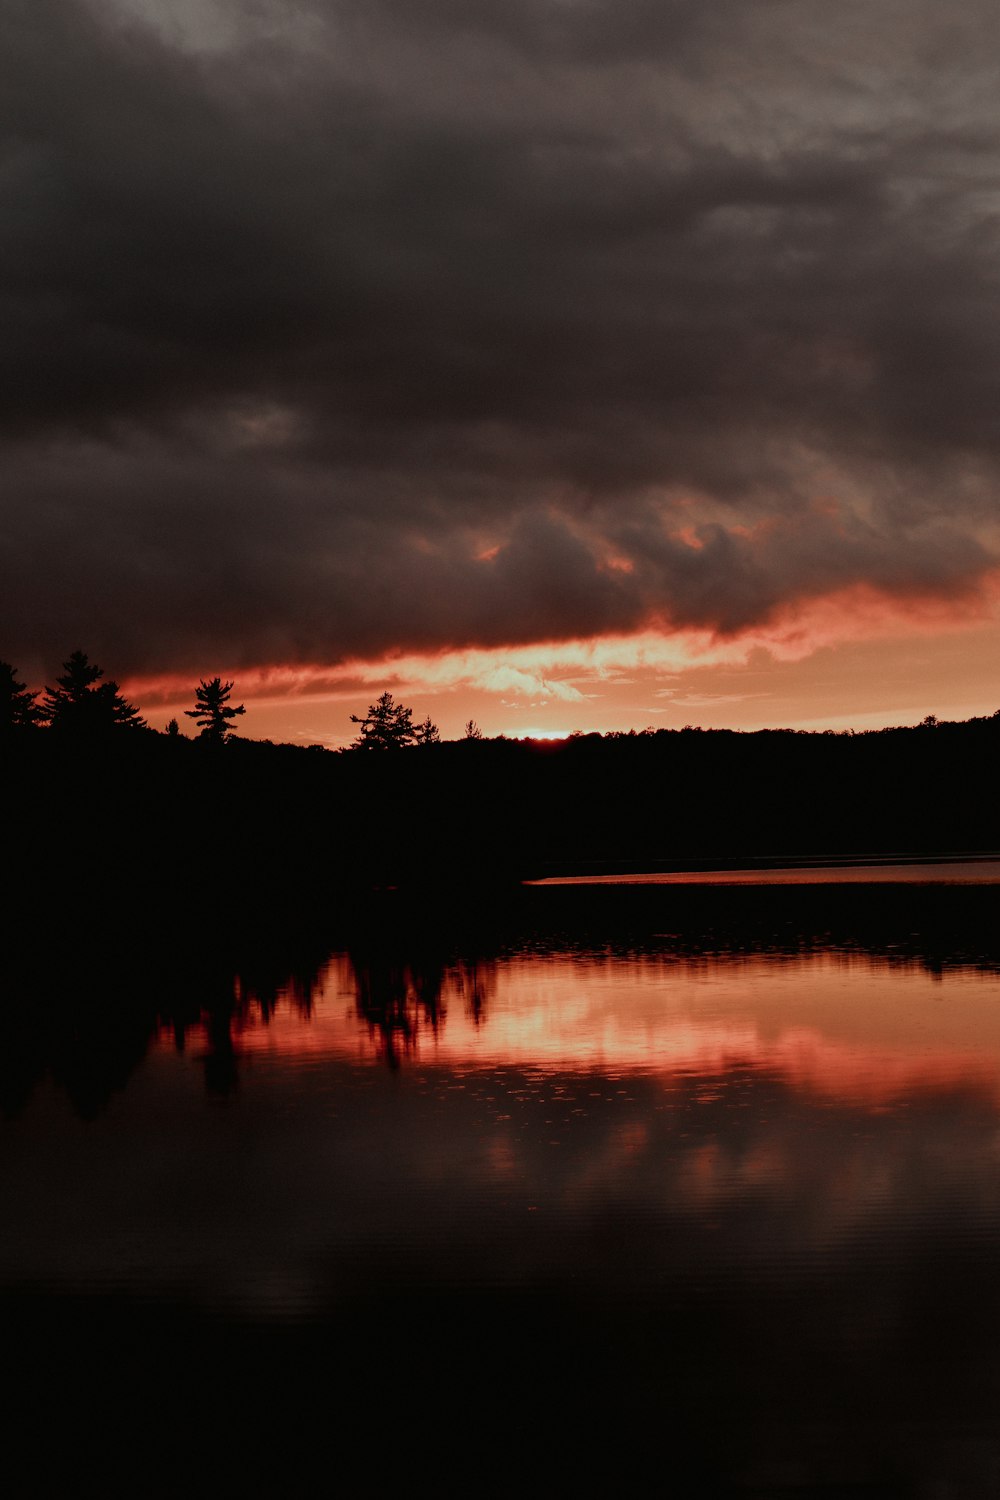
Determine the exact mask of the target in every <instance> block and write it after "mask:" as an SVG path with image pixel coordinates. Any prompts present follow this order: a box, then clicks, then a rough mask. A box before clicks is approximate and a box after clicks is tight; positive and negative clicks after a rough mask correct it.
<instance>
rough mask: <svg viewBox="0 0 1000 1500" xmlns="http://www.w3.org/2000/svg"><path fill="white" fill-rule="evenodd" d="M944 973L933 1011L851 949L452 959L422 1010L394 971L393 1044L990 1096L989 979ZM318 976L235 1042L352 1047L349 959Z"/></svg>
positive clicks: (993, 1025) (913, 979)
mask: <svg viewBox="0 0 1000 1500" xmlns="http://www.w3.org/2000/svg"><path fill="white" fill-rule="evenodd" d="M397 967H398V966H397ZM387 972H388V971H387ZM392 972H393V974H396V970H393V971H392ZM944 983H946V985H947V986H948V988H949V990H950V992H951V995H952V1004H951V1005H950V1006H949V1007H948V1008H942V1006H941V1004H940V997H941V985H942V980H941V978H940V977H939V976H935V975H933V974H929V973H928V972H926V971H925V970H923V969H918V968H916V967H914V966H913V965H908V964H899V965H897V966H894V967H892V968H890V967H888V966H887V965H885V964H876V963H872V962H871V961H869V960H867V959H862V958H856V957H852V958H851V959H849V960H847V959H845V958H843V957H833V956H829V955H827V956H812V957H809V958H807V959H795V960H783V961H781V962H777V961H776V960H775V959H773V958H766V957H764V958H756V959H732V958H730V959H726V958H716V957H711V958H709V957H706V958H703V959H700V960H679V959H666V960H657V959H656V958H654V957H652V956H647V957H644V958H633V959H630V960H624V959H616V958H610V959H596V958H592V959H581V958H580V957H579V956H573V957H569V956H559V955H549V956H546V957H544V958H543V957H536V958H534V959H531V960H523V959H507V960H498V961H491V962H489V963H486V962H484V961H482V960H480V961H477V962H468V963H466V962H459V963H455V964H452V965H451V966H449V967H447V968H446V969H444V970H443V971H442V977H441V981H440V987H439V988H438V987H437V984H436V981H435V989H434V993H433V1001H434V1003H433V1005H432V1007H431V1009H430V1010H429V1011H428V1012H427V1013H426V1014H424V1012H423V1011H422V1010H421V1006H420V1004H419V1003H418V1001H419V993H418V991H419V986H418V985H416V984H415V981H414V979H413V975H412V973H411V969H410V967H408V966H407V965H405V964H404V965H402V966H401V967H398V974H397V975H396V989H397V990H398V996H397V998H398V999H399V1001H400V1003H401V1004H403V1005H404V1006H405V1009H406V1019H407V1028H408V1038H409V1042H408V1044H409V1045H410V1046H411V1047H412V1049H413V1051H414V1055H415V1056H419V1057H420V1058H421V1059H422V1061H424V1062H431V1061H433V1062H435V1063H437V1064H439V1065H447V1066H455V1067H467V1066H471V1067H490V1066H495V1067H532V1068H535V1069H538V1070H543V1071H546V1072H573V1071H579V1070H590V1069H593V1070H597V1071H605V1070H612V1071H622V1072H625V1073H641V1074H644V1075H652V1076H655V1077H659V1078H661V1079H663V1080H664V1081H669V1080H670V1079H674V1078H684V1079H691V1078H698V1077H702V1076H706V1077H707V1076H712V1077H717V1078H719V1079H723V1080H724V1079H725V1078H726V1077H727V1076H728V1075H735V1074H739V1073H741V1072H745V1071H752V1072H755V1073H758V1074H762V1075H767V1076H769V1077H771V1078H774V1079H780V1080H782V1081H783V1083H784V1084H785V1085H787V1086H788V1087H789V1088H791V1089H793V1090H795V1091H797V1092H800V1093H802V1094H804V1095H809V1096H812V1097H823V1098H826V1099H829V1100H830V1101H836V1102H839V1103H841V1104H850V1105H851V1106H858V1107H864V1108H880V1107H883V1106H888V1105H891V1104H894V1103H898V1102H899V1101H901V1100H905V1099H912V1098H915V1097H918V1096H921V1095H931V1094H934V1093H941V1092H948V1091H955V1090H963V1089H964V1090H972V1091H974V1092H975V1093H977V1094H979V1095H981V1096H983V1097H988V1098H990V1099H993V1100H994V1101H995V1103H996V1105H997V1107H998V1108H1000V1011H998V1008H997V1006H996V995H997V983H998V982H997V980H996V979H995V978H993V977H992V976H982V975H978V974H972V973H969V974H963V973H958V974H949V975H948V976H947V979H946V980H945V981H944ZM324 984H325V986H326V988H325V991H324V998H323V1000H321V1001H317V1002H315V1003H314V1007H313V1011H312V1014H311V1015H310V1017H309V1019H308V1020H307V1021H303V1018H302V1015H301V1013H296V1012H295V1011H294V1009H288V1010H286V1011H285V1012H282V1011H281V1010H280V1009H277V1010H276V1011H275V1014H274V1016H273V1018H272V1020H271V1022H270V1024H269V1025H267V1026H257V1027H254V1026H253V1025H251V1024H246V1025H245V1026H244V1029H243V1031H242V1033H241V1037H240V1041H241V1046H242V1047H243V1049H244V1050H253V1049H255V1048H258V1047H259V1048H263V1049H264V1050H267V1051H272V1052H277V1053H280V1054H282V1055H287V1056H289V1057H292V1058H294V1057H295V1056H297V1055H299V1054H301V1055H302V1056H303V1057H309V1056H313V1055H315V1054H323V1053H326V1054H329V1055H330V1056H334V1057H335V1056H344V1055H348V1056H355V1055H357V1054H358V1052H359V1050H360V1051H362V1052H364V1035H365V1032H364V1028H362V1029H361V1030H359V1024H358V1018H357V1017H356V1016H355V1015H354V1013H353V1010H352V1007H351V1006H345V1005H344V1000H343V997H344V996H345V995H353V994H354V993H355V989H354V986H355V980H354V971H353V969H352V968H351V967H350V965H349V964H347V963H346V960H344V959H340V960H336V959H335V960H334V961H332V963H331V966H330V968H329V969H328V970H327V971H326V978H325V980H324ZM393 993H394V994H395V991H394V992H393ZM470 997H471V998H470ZM476 997H479V999H478V1000H477V999H476Z"/></svg>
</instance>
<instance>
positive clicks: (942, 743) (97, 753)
mask: <svg viewBox="0 0 1000 1500" xmlns="http://www.w3.org/2000/svg"><path fill="white" fill-rule="evenodd" d="M998 752H1000V714H995V715H993V716H991V717H989V718H981V719H972V720H969V721H966V722H961V723H938V722H935V721H928V722H925V723H924V724H922V725H918V726H916V727H913V728H900V729H887V730H883V731H880V732H870V733H864V734H850V733H847V734H829V733H825V734H811V733H797V732H793V731H790V730H766V731H760V732H757V733H737V732H733V731H727V730H699V729H682V730H657V731H655V732H652V731H649V732H644V733H638V734H633V733H630V734H610V735H604V736H601V735H596V734H594V735H580V736H574V737H572V738H570V739H569V740H566V741H561V742H555V743H541V742H532V741H514V740H506V739H492V740H491V739H485V738H478V739H477V738H472V737H468V738H466V739H463V740H458V741H445V742H442V743H434V742H431V743H425V744H420V745H416V746H413V747H411V748H408V749H406V750H405V751H404V752H402V753H398V754H372V753H367V752H364V751H342V752H332V751H326V750H323V749H320V748H319V747H300V746H293V745H276V744H272V743H270V742H268V741H254V740H246V739H237V738H233V739H231V740H230V741H229V742H228V743H222V742H220V741H219V740H218V739H213V738H212V737H211V736H210V737H208V738H196V739H189V738H187V737H186V736H184V735H180V734H176V733H168V734H160V733H158V732H155V731H153V730H150V729H146V728H141V727H130V728H129V729H128V730H127V731H119V732H116V733H110V734H108V735H105V736H103V737H95V736H76V735H69V734H59V733H55V732H54V731H51V730H46V729H36V728H31V729H27V730H25V731H24V732H23V733H20V734H10V735H7V736H6V737H5V738H4V740H3V743H2V744H0V762H2V770H3V774H4V784H5V786H6V787H7V789H8V793H7V796H6V797H5V800H4V807H3V813H2V818H3V824H4V836H5V846H6V848H7V849H8V851H9V856H8V864H7V869H6V871H5V884H6V888H7V889H6V909H7V911H8V914H9V915H10V916H11V919H12V920H18V921H20V922H21V923H22V924H27V926H28V927H31V928H33V927H35V926H36V925H37V924H38V923H39V921H41V922H42V923H43V924H44V922H45V921H46V920H47V917H46V914H47V913H48V912H50V911H53V910H56V909H58V910H59V911H61V912H62V913H64V916H63V918H62V920H63V921H64V922H66V921H69V922H71V923H75V925H76V926H77V928H78V929H79V930H81V931H85V930H86V927H87V923H88V922H90V921H94V920H98V918H100V917H103V916H105V915H106V908H107V903H108V902H109V901H114V902H116V903H117V904H118V907H119V909H122V910H129V911H132V910H137V911H139V912H140V913H141V912H142V911H146V912H147V913H148V914H153V913H156V914H157V915H158V916H162V915H169V914H170V913H172V912H175V911H176V912H178V913H183V912H185V911H189V910H194V911H197V912H209V913H211V914H213V915H214V916H215V917H216V918H217V919H218V920H220V921H222V920H225V921H227V922H233V921H236V922H242V921H245V922H247V923H249V924H251V925H252V924H254V923H256V922H257V921H258V920H260V918H261V916H262V915H263V916H265V917H266V919H267V920H269V921H274V920H276V919H277V914H278V913H280V912H281V911H282V910H287V912H288V913H289V914H290V915H291V916H293V917H295V916H299V917H304V916H305V914H306V913H307V912H309V911H310V910H316V911H323V910H327V909H328V908H329V903H330V902H331V901H332V900H333V901H335V900H338V899H342V898H343V897H344V896H345V895H347V894H349V893H350V892H352V891H358V890H366V889H370V888H371V887H373V886H376V887H378V886H383V887H384V886H387V885H402V886H410V887H415V888H416V887H422V886H425V885H427V884H432V885H435V886H439V887H442V888H447V887H469V886H471V887H474V888H477V889H482V890H485V889H487V888H492V889H496V888H500V887H504V886H509V885H510V884H512V883H514V882H517V881H519V880H522V879H526V878H533V877H543V876H547V875H558V874H571V873H586V872H588V871H592V870H602V869H631V870H650V869H657V868H679V869H685V868H706V867H712V866H719V865H727V864H739V863H741V862H751V861H755V860H762V859H763V860H767V859H772V860H778V861H780V860H783V859H802V858H814V859H823V858H838V857H839V858H844V857H848V856H851V855H866V856H878V855H883V856H893V855H920V854H934V853H945V852H951V851H955V850H966V851H969V850H991V849H996V848H998V847H1000V805H998V796H997V777H998V765H1000V753H998ZM74 914H75V915H74Z"/></svg>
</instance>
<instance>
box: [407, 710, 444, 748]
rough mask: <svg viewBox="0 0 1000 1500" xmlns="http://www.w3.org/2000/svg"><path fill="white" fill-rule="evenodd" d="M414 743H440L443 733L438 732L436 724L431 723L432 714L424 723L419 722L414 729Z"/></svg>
mask: <svg viewBox="0 0 1000 1500" xmlns="http://www.w3.org/2000/svg"><path fill="white" fill-rule="evenodd" d="M413 743H414V744H415V745H440V743H441V735H440V734H439V733H438V727H437V725H436V724H432V723H431V716H430V714H428V715H427V717H426V719H425V720H424V722H423V723H422V724H418V725H417V727H416V729H414V731H413Z"/></svg>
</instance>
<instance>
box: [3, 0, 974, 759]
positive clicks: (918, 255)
mask: <svg viewBox="0 0 1000 1500" xmlns="http://www.w3.org/2000/svg"><path fill="white" fill-rule="evenodd" d="M998 94H1000V14H998V13H997V11H996V7H995V6H994V5H993V4H992V3H991V0H955V3H953V4H951V5H949V6H942V5H941V4H940V3H938V0H933V3H932V0H905V3H904V0H880V3H879V4H878V5H876V6H873V5H871V4H870V3H860V0H841V3H839V4H837V5H836V6H832V5H830V4H829V3H828V0H713V3H712V4H705V3H704V0H294V3H293V0H6V3H5V4H4V6H3V7H2V10H0V119H2V154H0V264H2V266H3V277H2V282H0V389H2V399H0V474H2V490H0V495H2V500H0V656H2V657H3V658H4V659H5V660H8V661H11V662H13V663H14V664H15V665H17V666H18V667H19V668H20V671H21V674H22V676H25V677H27V678H28V680H29V681H30V682H31V684H32V685H33V686H41V685H42V683H43V682H47V681H51V680H52V678H53V675H54V674H55V673H56V672H57V671H58V670H59V664H60V663H61V662H62V661H63V660H64V659H65V658H66V657H67V656H68V654H69V653H70V651H72V650H75V649H83V650H86V651H87V652H89V654H90V655H91V657H92V659H95V660H97V661H98V662H100V663H101V664H102V665H103V666H105V667H106V669H107V671H108V673H109V674H110V675H112V676H114V677H115V678H116V679H117V680H119V681H120V682H121V683H122V684H123V685H124V686H125V687H126V688H127V690H128V691H129V693H130V695H131V696H132V697H133V698H134V699H135V700H136V701H138V702H139V703H140V705H141V706H142V708H143V710H144V711H145V713H146V715H147V717H148V718H149V720H150V722H152V723H154V724H157V725H161V724H162V723H163V722H165V720H166V719H167V718H169V717H171V716H172V715H173V714H175V713H177V712H178V711H179V709H180V708H182V707H183V706H185V705H190V704H191V703H193V687H194V685H195V684H196V683H197V681H198V680H199V679H200V678H207V677H213V676H216V675H222V676H223V677H225V678H227V679H229V678H232V679H234V680H235V683H236V688H235V692H234V701H237V700H241V701H245V702H246V704H247V708H248V712H247V715H246V718H245V719H244V720H243V721H242V723H241V727H242V729H243V731H244V732H245V733H247V734H250V735H256V736H268V737H271V738H275V739H290V740H299V741H304V742H308V741H317V742H319V743H325V744H330V745H337V744H342V743H346V742H347V741H349V739H350V738H351V736H352V733H353V727H352V725H351V724H350V719H349V715H350V714H351V713H363V712H364V709H365V707H366V706H367V704H368V703H370V702H372V701H373V700H374V698H375V697H377V696H378V694H379V693H380V692H381V691H382V690H383V689H389V690H390V691H392V692H394V693H395V694H396V696H397V697H400V698H402V699H403V700H404V701H406V702H408V703H411V704H413V706H414V707H415V709H416V712H417V715H418V716H419V717H423V715H424V714H425V713H430V714H431V715H432V717H434V718H435V719H436V721H437V722H438V723H439V724H440V726H441V729H442V732H443V733H444V734H445V735H446V736H452V735H457V734H460V733H461V732H462V727H463V725H464V723H465V721H466V720H467V719H468V718H470V717H473V718H475V719H476V720H477V722H478V723H479V725H480V726H481V727H482V729H483V730H484V732H486V733H491V734H496V733H500V732H503V733H508V734H515V733H527V732H536V733H538V732H547V733H565V732H567V731H570V730H573V729H583V730H589V729H599V730H607V729H612V728H629V727H635V728H644V727H646V726H648V725H655V726H657V727H661V726H662V727H668V728H669V727H680V726H682V725H684V724H687V723H695V724H697V723H701V724H704V725H706V726H708V725H729V726H731V727H734V728H755V727H760V726H763V725H791V726H795V727H808V728H826V727H831V728H841V727H848V726H851V727H856V728H866V727H872V726H875V725H879V724H884V723H885V724H888V723H912V722H917V721H918V720H919V719H921V718H923V717H924V716H925V715H926V714H928V713H934V714H937V715H938V717H941V718H961V717H966V716H969V715H971V714H981V713H992V712H993V711H994V710H996V709H997V708H998V707H1000V685H998V683H997V676H998V672H997V668H998V665H1000V524H998V520H1000V518H998V505H997V481H998V471H1000V357H998V356H1000V317H998V313H1000V303H998V285H997V281H998V267H1000V257H998V253H997V252H998V213H1000V176H998V146H1000V123H998V119H997V111H996V99H997V97H998ZM182 722H185V721H183V720H182Z"/></svg>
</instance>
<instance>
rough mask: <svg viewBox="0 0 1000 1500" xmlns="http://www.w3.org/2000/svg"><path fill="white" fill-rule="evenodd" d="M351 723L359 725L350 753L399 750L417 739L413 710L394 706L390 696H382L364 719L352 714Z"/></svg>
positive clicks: (388, 694) (386, 694)
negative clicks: (354, 751)
mask: <svg viewBox="0 0 1000 1500" xmlns="http://www.w3.org/2000/svg"><path fill="white" fill-rule="evenodd" d="M351 723H352V724H360V725H361V732H360V734H359V735H358V737H357V739H356V740H355V741H354V744H353V745H352V747H351V748H352V749H353V750H401V749H402V748H403V747H404V746H405V745H411V744H412V743H413V741H414V740H415V739H416V736H417V731H416V729H415V728H414V727H413V709H412V708H406V707H404V705H403V704H402V703H397V702H396V700H395V699H394V698H393V696H392V694H391V693H383V694H382V696H381V697H380V698H379V700H378V702H377V703H370V704H369V705H368V712H367V714H366V715H365V716H364V718H359V717H358V715H357V714H351ZM431 727H432V728H433V727H434V726H433V725H432V726H431Z"/></svg>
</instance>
